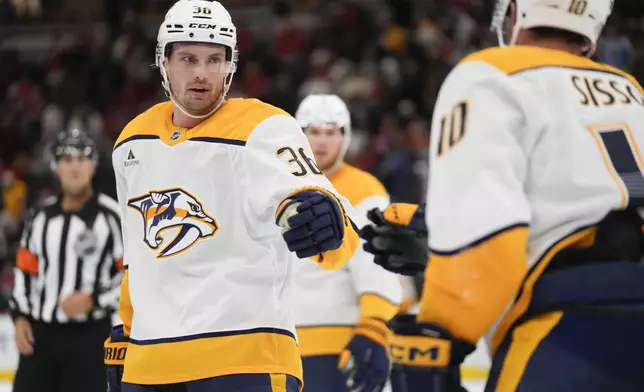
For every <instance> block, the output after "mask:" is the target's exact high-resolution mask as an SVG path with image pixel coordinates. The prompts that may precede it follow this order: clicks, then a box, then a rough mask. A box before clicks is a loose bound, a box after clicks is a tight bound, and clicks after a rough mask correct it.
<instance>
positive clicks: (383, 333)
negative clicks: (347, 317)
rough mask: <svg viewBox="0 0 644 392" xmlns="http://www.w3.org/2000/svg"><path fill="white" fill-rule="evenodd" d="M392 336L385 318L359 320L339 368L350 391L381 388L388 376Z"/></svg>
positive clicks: (373, 390)
mask: <svg viewBox="0 0 644 392" xmlns="http://www.w3.org/2000/svg"><path fill="white" fill-rule="evenodd" d="M389 335H391V332H390V330H389V328H388V327H387V325H386V324H385V323H384V322H383V321H382V320H378V319H374V318H365V319H362V320H360V322H358V324H357V325H356V326H355V331H354V333H353V337H352V338H351V340H350V341H349V344H348V345H347V346H346V347H345V349H344V350H343V351H342V353H341V354H340V361H339V362H338V368H339V369H340V371H341V372H342V374H343V375H344V376H345V377H346V379H347V391H349V392H354V391H355V392H380V391H381V390H382V388H383V387H384V386H385V383H386V382H387V378H388V377H389V368H390V360H389V353H388V352H387V341H388V339H389Z"/></svg>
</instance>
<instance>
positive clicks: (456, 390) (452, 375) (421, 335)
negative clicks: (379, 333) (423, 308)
mask: <svg viewBox="0 0 644 392" xmlns="http://www.w3.org/2000/svg"><path fill="white" fill-rule="evenodd" d="M389 326H390V327H391V330H392V332H393V335H392V336H391V338H390V339H389V350H390V352H391V359H392V368H391V388H392V392H410V391H423V392H467V390H466V389H465V388H463V387H462V386H461V375H460V365H461V363H462V362H463V361H464V360H465V357H467V356H468V355H469V354H471V353H472V351H474V349H475V348H476V346H475V345H474V344H471V343H469V342H466V341H463V340H457V339H454V338H453V337H452V335H451V334H450V333H449V332H448V331H447V330H445V329H443V328H441V327H439V326H437V325H434V324H430V323H417V322H416V316H414V315H411V314H401V315H398V316H396V317H394V318H393V319H392V320H391V321H390V322H389Z"/></svg>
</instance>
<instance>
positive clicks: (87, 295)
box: [10, 130, 123, 392]
mask: <svg viewBox="0 0 644 392" xmlns="http://www.w3.org/2000/svg"><path fill="white" fill-rule="evenodd" d="M97 161H98V153H97V151H96V146H95V144H94V143H93V141H92V140H91V139H90V138H89V137H88V136H87V135H86V134H84V133H83V132H81V131H79V130H72V131H69V132H63V133H61V134H60V135H59V137H58V139H57V142H56V145H55V146H54V161H53V162H52V169H53V170H54V172H55V173H56V176H57V177H58V179H59V180H60V185H61V187H60V188H61V193H60V194H59V195H58V196H54V197H52V198H50V199H49V200H46V201H45V202H44V203H43V204H42V205H41V206H39V207H38V208H37V209H35V211H33V212H32V214H31V216H30V218H29V220H28V222H27V224H26V226H25V229H24V232H23V235H22V239H21V243H20V249H19V251H18V255H17V262H16V269H15V285H14V289H13V296H12V298H11V301H10V307H11V312H12V317H13V320H14V324H15V341H16V345H17V346H18V350H19V351H20V362H19V364H18V370H17V372H16V377H15V380H14V389H13V391H14V392H104V391H105V390H106V385H107V380H106V376H105V368H104V365H103V341H104V340H105V337H106V336H108V335H109V334H110V329H111V324H112V323H111V317H112V315H113V313H114V310H115V309H116V307H117V304H118V295H119V285H120V281H121V277H122V269H123V267H122V257H123V243H122V237H121V231H120V220H119V215H118V204H117V203H116V201H114V200H113V199H111V198H109V197H108V196H105V195H103V194H96V193H95V192H94V191H93V189H92V185H91V181H92V177H93V175H94V171H95V168H96V164H97Z"/></svg>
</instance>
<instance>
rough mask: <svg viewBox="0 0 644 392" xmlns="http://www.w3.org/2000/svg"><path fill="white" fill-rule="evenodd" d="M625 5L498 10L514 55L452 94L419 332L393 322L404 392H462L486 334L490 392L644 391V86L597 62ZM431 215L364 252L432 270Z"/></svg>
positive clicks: (487, 64)
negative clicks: (612, 18)
mask: <svg viewBox="0 0 644 392" xmlns="http://www.w3.org/2000/svg"><path fill="white" fill-rule="evenodd" d="M612 6H613V2H612V1H607V0H514V1H510V0H502V1H499V2H498V4H497V9H496V12H495V15H494V21H493V26H494V29H495V30H496V31H497V33H498V35H499V39H500V40H501V42H502V43H505V42H506V41H507V43H508V44H509V45H510V46H509V47H506V48H493V49H488V50H484V51H481V52H478V53H475V54H473V55H470V56H468V57H467V58H466V59H464V60H463V61H462V62H461V63H460V64H459V65H458V66H457V67H456V68H455V69H454V70H453V71H452V73H451V74H450V75H449V76H448V78H447V79H446V81H445V83H444V85H443V86H442V89H441V92H440V94H439V98H438V102H437V105H436V108H435V112H434V119H433V129H432V136H431V143H430V165H429V166H430V173H429V181H430V182H429V185H428V196H427V213H426V222H427V228H428V231H429V248H430V255H429V263H428V265H427V268H426V271H425V279H426V280H425V284H424V287H423V299H422V303H421V306H420V310H419V314H418V319H417V323H416V322H415V320H414V319H413V317H401V318H398V319H396V320H394V323H393V324H394V325H393V327H392V328H393V329H394V331H395V332H396V333H397V335H396V336H395V337H394V338H392V345H391V349H392V358H394V362H396V365H395V367H394V370H393V371H392V383H394V386H395V388H394V389H395V390H398V391H403V390H404V391H410V392H411V391H418V392H425V391H437V390H438V391H443V390H450V391H451V390H458V383H459V381H458V366H459V364H460V363H461V362H462V360H463V358H464V357H465V356H466V355H468V353H470V352H471V351H472V350H473V348H474V346H473V345H474V343H475V342H477V340H478V339H479V338H480V337H481V336H483V335H485V336H486V337H487V341H488V345H489V347H490V348H491V349H492V351H493V355H494V357H493V366H492V370H491V374H490V377H489V380H488V385H487V390H488V391H544V390H547V391H552V392H557V391H573V390H574V391H609V390H616V391H641V390H644V373H643V372H642V371H641V363H643V362H644V351H642V349H641V347H643V346H644V335H642V333H641V331H642V329H643V328H644V317H642V316H643V313H642V309H643V307H642V305H643V304H644V286H643V285H642V281H644V266H642V265H641V264H640V263H638V261H639V260H640V259H641V258H642V255H643V253H644V242H643V238H642V230H641V224H642V222H641V218H640V216H639V214H638V212H637V208H639V207H642V206H643V205H644V187H643V185H644V174H643V173H642V170H643V169H644V163H643V161H642V156H643V155H644V123H643V122H642V119H643V118H644V90H642V87H641V86H640V85H639V84H638V83H637V81H636V80H635V79H634V78H633V77H632V76H630V75H628V74H626V73H624V72H621V71H619V70H617V69H615V68H612V67H609V66H606V65H603V64H599V63H596V62H594V61H591V60H589V59H588V57H590V56H591V55H592V54H593V52H594V50H595V47H596V44H597V40H598V38H599V34H600V32H601V31H602V28H603V26H604V24H605V22H606V20H607V18H608V17H609V15H610V14H611V12H612ZM422 215H423V212H422V208H420V209H418V210H416V208H415V207H413V206H409V205H395V206H392V207H390V209H388V210H386V211H385V212H384V214H382V213H381V214H378V216H376V219H374V220H375V221H376V222H377V223H378V225H376V226H375V227H372V226H369V227H370V229H367V230H366V231H365V234H364V235H365V237H367V238H369V239H370V242H369V244H367V245H366V246H367V247H368V248H369V249H371V250H372V251H374V252H375V253H377V254H379V260H378V261H379V262H380V263H381V264H383V265H388V264H389V262H390V261H391V262H392V264H393V265H401V264H404V263H402V261H404V260H405V259H407V261H408V262H409V264H411V265H414V263H416V266H421V265H422V264H423V263H424V262H426V261H427V258H426V255H427V252H426V249H427V248H426V246H427V245H426V242H425V241H424V239H423V238H422V237H423V236H422V235H421V236H417V235H416V234H417V233H419V232H421V231H422V230H423V228H422V227H421V228H420V230H419V227H420V226H422V223H423V222H424V220H423V216H422ZM391 222H397V223H398V225H395V224H392V223H391ZM407 224H409V225H410V226H412V227H415V228H416V230H412V229H411V228H410V227H406V225H407ZM419 238H420V239H419ZM414 244H415V245H414Z"/></svg>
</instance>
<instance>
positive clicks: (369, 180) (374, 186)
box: [331, 163, 387, 207]
mask: <svg viewBox="0 0 644 392" xmlns="http://www.w3.org/2000/svg"><path fill="white" fill-rule="evenodd" d="M331 183H332V184H333V187H334V188H335V189H336V190H337V191H338V192H339V193H340V194H341V195H343V196H344V197H346V198H347V200H349V202H350V203H351V205H353V206H354V207H355V206H357V205H358V204H360V202H362V201H363V200H365V199H367V198H369V197H373V196H387V190H386V189H385V187H384V185H382V183H381V182H380V180H378V179H377V178H376V177H374V176H373V175H372V174H370V173H368V172H366V171H364V170H361V169H358V168H357V167H354V166H351V165H349V164H346V163H345V164H344V165H342V167H341V168H340V170H339V171H338V173H337V174H336V175H335V176H334V177H333V178H331Z"/></svg>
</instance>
